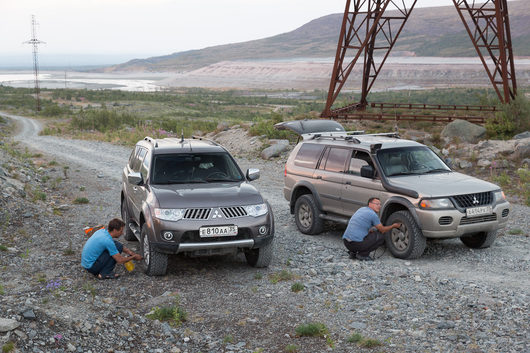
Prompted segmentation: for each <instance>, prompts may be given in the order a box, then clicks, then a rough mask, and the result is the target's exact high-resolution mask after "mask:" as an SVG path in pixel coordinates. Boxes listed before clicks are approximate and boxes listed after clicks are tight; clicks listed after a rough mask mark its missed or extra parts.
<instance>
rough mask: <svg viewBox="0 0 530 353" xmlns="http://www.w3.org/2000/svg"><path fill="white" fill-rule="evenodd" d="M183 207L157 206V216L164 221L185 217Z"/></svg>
mask: <svg viewBox="0 0 530 353" xmlns="http://www.w3.org/2000/svg"><path fill="white" fill-rule="evenodd" d="M184 211H185V210H184V209H182V208H155V217H156V218H158V219H161V220H163V221H178V220H181V219H182V218H183V217H184Z"/></svg>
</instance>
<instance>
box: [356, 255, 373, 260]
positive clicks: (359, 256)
mask: <svg viewBox="0 0 530 353" xmlns="http://www.w3.org/2000/svg"><path fill="white" fill-rule="evenodd" d="M355 258H356V259H357V260H359V261H374V259H372V258H371V257H370V256H362V255H359V254H356V255H355Z"/></svg>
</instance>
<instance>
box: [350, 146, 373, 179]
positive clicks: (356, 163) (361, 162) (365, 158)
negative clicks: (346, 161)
mask: <svg viewBox="0 0 530 353" xmlns="http://www.w3.org/2000/svg"><path fill="white" fill-rule="evenodd" d="M365 165H372V160H371V158H370V155H369V154H368V153H366V152H363V151H356V150H354V151H353V153H352V156H351V159H350V165H349V167H348V170H347V173H348V174H352V175H361V168H362V167H363V166H365Z"/></svg>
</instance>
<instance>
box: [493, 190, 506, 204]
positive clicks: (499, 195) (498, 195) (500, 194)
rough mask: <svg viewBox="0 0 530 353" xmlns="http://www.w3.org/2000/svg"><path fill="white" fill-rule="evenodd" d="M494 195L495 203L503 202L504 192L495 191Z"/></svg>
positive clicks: (504, 198)
mask: <svg viewBox="0 0 530 353" xmlns="http://www.w3.org/2000/svg"><path fill="white" fill-rule="evenodd" d="M494 195H495V201H496V202H499V201H505V200H506V196H505V195H504V191H502V190H499V191H495V193H494Z"/></svg>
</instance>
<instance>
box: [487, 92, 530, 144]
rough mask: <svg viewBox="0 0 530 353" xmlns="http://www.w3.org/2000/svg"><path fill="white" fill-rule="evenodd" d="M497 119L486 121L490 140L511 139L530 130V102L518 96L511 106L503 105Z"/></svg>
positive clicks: (496, 116) (496, 115) (521, 95)
mask: <svg viewBox="0 0 530 353" xmlns="http://www.w3.org/2000/svg"><path fill="white" fill-rule="evenodd" d="M499 110H500V111H499V112H497V114H495V118H493V119H489V120H488V121H486V131H487V134H488V136H489V137H490V138H501V139H509V138H512V137H513V135H515V134H517V133H519V132H523V131H528V130H530V101H529V100H528V99H527V98H526V97H525V96H524V95H523V94H520V95H518V96H517V97H516V98H515V99H514V100H512V101H511V102H510V103H509V104H502V105H500V107H499Z"/></svg>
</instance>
